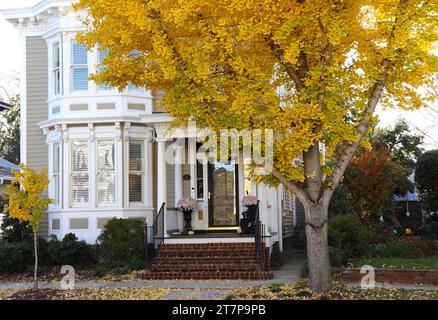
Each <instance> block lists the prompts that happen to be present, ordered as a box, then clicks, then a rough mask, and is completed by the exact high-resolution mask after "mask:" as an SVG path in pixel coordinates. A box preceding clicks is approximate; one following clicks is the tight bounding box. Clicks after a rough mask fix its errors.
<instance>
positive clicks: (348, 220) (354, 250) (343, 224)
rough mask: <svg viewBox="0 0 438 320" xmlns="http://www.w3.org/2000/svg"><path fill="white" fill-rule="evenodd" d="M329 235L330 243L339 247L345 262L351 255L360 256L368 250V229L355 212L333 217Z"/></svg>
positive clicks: (339, 252) (334, 246)
mask: <svg viewBox="0 0 438 320" xmlns="http://www.w3.org/2000/svg"><path fill="white" fill-rule="evenodd" d="M328 236H329V245H330V246H331V247H333V248H337V249H338V250H337V251H338V254H340V258H341V260H342V261H343V262H345V260H346V259H348V258H349V257H360V256H363V255H365V254H366V253H367V252H368V234H367V230H366V228H365V227H364V226H363V225H362V223H361V222H360V220H359V218H358V217H357V216H356V215H354V214H344V215H334V216H333V217H331V218H330V221H329V231H328ZM332 250H333V249H332Z"/></svg>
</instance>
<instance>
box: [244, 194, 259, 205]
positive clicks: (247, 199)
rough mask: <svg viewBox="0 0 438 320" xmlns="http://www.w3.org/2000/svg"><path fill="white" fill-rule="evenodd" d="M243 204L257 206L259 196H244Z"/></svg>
mask: <svg viewBox="0 0 438 320" xmlns="http://www.w3.org/2000/svg"><path fill="white" fill-rule="evenodd" d="M242 204H243V205H244V206H245V207H247V206H255V205H257V197H256V196H244V197H243V199H242Z"/></svg>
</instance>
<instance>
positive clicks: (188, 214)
mask: <svg viewBox="0 0 438 320" xmlns="http://www.w3.org/2000/svg"><path fill="white" fill-rule="evenodd" d="M195 208H196V200H195V199H193V198H190V197H187V198H182V199H181V200H179V201H178V209H179V210H180V211H182V212H183V214H184V222H185V223H184V230H183V234H189V233H192V232H193V228H192V212H193V210H194V209H195Z"/></svg>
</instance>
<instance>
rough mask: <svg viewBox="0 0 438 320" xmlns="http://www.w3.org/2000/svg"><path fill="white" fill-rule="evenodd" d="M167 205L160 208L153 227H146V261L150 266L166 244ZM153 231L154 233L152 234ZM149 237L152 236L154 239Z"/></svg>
mask: <svg viewBox="0 0 438 320" xmlns="http://www.w3.org/2000/svg"><path fill="white" fill-rule="evenodd" d="M165 207H166V203H165V202H163V204H162V205H161V207H160V210H158V212H157V216H156V217H155V221H154V223H153V224H152V227H148V226H146V232H145V234H146V235H145V243H146V250H147V251H146V261H147V262H148V263H149V264H150V263H152V261H153V260H154V258H155V254H156V252H157V250H158V249H159V248H160V246H161V245H162V244H163V243H164V211H165ZM150 231H152V232H150ZM149 235H152V239H151V238H150V236H149Z"/></svg>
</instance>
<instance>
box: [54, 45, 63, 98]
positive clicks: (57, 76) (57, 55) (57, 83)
mask: <svg viewBox="0 0 438 320" xmlns="http://www.w3.org/2000/svg"><path fill="white" fill-rule="evenodd" d="M52 49H53V60H52V76H53V95H57V94H60V93H61V51H60V48H59V42H55V43H54V44H53V47H52Z"/></svg>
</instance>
